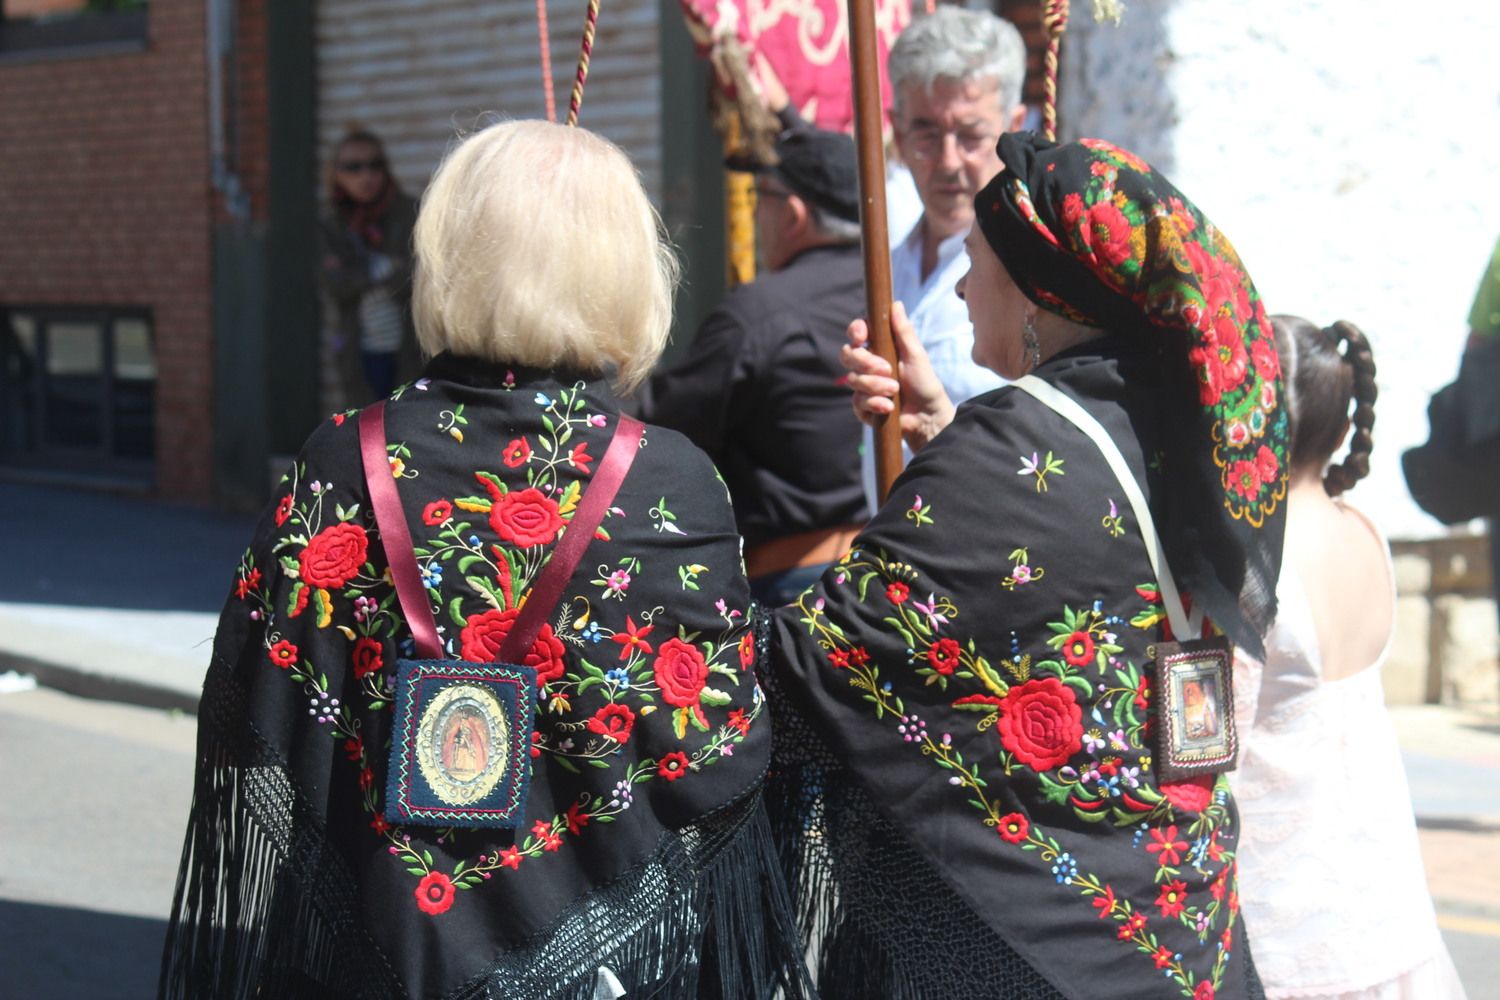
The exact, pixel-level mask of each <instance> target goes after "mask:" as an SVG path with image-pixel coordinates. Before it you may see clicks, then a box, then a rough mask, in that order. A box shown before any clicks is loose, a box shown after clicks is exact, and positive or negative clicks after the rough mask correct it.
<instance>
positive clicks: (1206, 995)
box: [1193, 979, 1214, 1000]
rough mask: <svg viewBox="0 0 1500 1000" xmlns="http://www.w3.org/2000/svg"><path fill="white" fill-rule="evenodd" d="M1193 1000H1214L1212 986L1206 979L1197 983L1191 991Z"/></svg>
mask: <svg viewBox="0 0 1500 1000" xmlns="http://www.w3.org/2000/svg"><path fill="white" fill-rule="evenodd" d="M1193 1000H1214V984H1213V983H1212V982H1211V981H1210V980H1207V979H1205V980H1203V982H1201V983H1199V984H1198V988H1197V989H1195V990H1194V991H1193Z"/></svg>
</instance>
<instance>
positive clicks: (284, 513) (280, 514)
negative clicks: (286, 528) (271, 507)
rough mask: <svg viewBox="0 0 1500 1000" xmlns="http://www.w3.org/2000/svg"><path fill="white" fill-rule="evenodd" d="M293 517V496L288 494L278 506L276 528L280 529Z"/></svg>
mask: <svg viewBox="0 0 1500 1000" xmlns="http://www.w3.org/2000/svg"><path fill="white" fill-rule="evenodd" d="M291 516H292V495H291V494H290V493H288V494H287V495H286V496H284V497H282V498H281V502H280V503H278V504H277V505H276V527H278V528H279V527H281V526H282V525H283V524H286V519H287V518H289V517H291Z"/></svg>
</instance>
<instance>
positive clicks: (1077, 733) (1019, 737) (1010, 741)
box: [997, 677, 1083, 771]
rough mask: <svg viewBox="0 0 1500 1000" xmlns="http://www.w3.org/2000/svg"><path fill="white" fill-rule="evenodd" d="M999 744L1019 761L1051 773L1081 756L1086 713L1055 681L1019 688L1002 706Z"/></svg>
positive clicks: (1043, 679)
mask: <svg viewBox="0 0 1500 1000" xmlns="http://www.w3.org/2000/svg"><path fill="white" fill-rule="evenodd" d="M997 728H998V729H999V730H1000V743H1001V745H1002V746H1004V747H1005V749H1007V750H1009V751H1010V752H1011V753H1013V754H1015V755H1016V759H1017V760H1019V761H1020V762H1021V763H1023V764H1025V765H1026V766H1028V767H1031V768H1034V769H1035V770H1038V771H1050V770H1051V769H1052V768H1054V767H1058V766H1060V765H1062V764H1064V763H1066V762H1067V760H1068V758H1069V757H1071V756H1073V754H1075V753H1077V752H1078V748H1079V744H1080V743H1081V741H1082V740H1083V711H1082V709H1080V708H1079V707H1078V702H1077V700H1076V699H1075V698H1074V696H1073V691H1072V689H1071V688H1069V687H1068V686H1067V685H1066V684H1064V683H1062V682H1061V681H1059V680H1058V679H1057V678H1055V677H1043V678H1041V679H1039V680H1031V681H1027V682H1026V683H1024V684H1017V685H1016V686H1015V687H1013V688H1011V689H1010V693H1009V694H1007V695H1006V696H1005V700H1004V701H1002V702H1001V703H1000V724H999V726H998V727H997Z"/></svg>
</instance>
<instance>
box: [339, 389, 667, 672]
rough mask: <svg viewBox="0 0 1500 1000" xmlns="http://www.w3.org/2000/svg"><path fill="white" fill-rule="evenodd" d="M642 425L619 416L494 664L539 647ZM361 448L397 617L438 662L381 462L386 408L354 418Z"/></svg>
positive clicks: (426, 606)
mask: <svg viewBox="0 0 1500 1000" xmlns="http://www.w3.org/2000/svg"><path fill="white" fill-rule="evenodd" d="M645 429H646V428H645V426H644V425H643V424H642V423H641V422H640V421H639V420H636V419H635V418H634V417H629V416H625V415H624V414H621V415H620V419H619V422H618V423H617V424H616V425H615V434H614V437H613V438H611V440H610V442H609V448H608V449H607V450H606V451H605V453H604V458H603V459H602V460H601V461H600V463H599V469H598V471H597V472H595V473H594V476H593V478H592V479H591V480H590V481H589V486H588V489H586V490H584V491H583V497H582V499H581V500H580V501H579V503H578V508H577V509H576V510H575V511H574V512H573V519H572V520H571V521H569V522H568V526H567V530H565V531H564V532H563V535H562V540H561V541H559V542H558V543H557V547H556V548H555V549H554V550H553V551H552V556H551V558H550V559H548V561H547V565H546V568H544V569H543V570H542V575H541V578H540V579H539V580H537V582H536V584H535V585H534V586H533V587H532V588H531V590H530V591H529V592H528V593H527V594H526V597H525V601H524V603H523V604H522V605H521V613H520V615H519V616H518V617H517V619H516V621H515V624H514V625H512V626H511V630H510V632H509V634H507V635H506V637H505V641H504V642H503V643H502V644H501V646H500V652H499V655H498V656H497V657H496V659H497V660H498V661H500V662H502V663H520V662H521V661H522V660H523V659H524V658H525V655H526V653H528V652H529V651H530V650H531V644H532V643H533V642H535V641H536V637H537V633H539V632H540V631H541V628H542V625H543V623H544V622H545V621H546V620H547V616H548V615H550V614H551V613H552V609H553V608H555V607H556V606H557V602H558V601H559V600H560V599H561V598H562V591H563V588H564V587H565V586H567V583H568V581H569V580H570V579H572V577H573V571H574V570H575V569H577V568H578V563H579V560H581V559H582V558H583V553H584V550H585V549H587V548H588V545H589V542H591V541H592V540H593V538H594V532H595V530H597V529H598V527H599V523H600V522H601V521H603V520H604V513H605V511H607V510H608V509H609V505H610V504H612V503H613V502H614V499H615V494H616V493H618V492H619V489H620V484H621V483H622V482H624V481H625V474H626V472H628V471H629V470H630V465H631V463H632V462H634V461H635V453H636V450H637V449H638V447H639V446H640V440H641V435H642V434H643V433H644V432H645ZM359 447H360V454H361V456H362V457H363V459H364V467H365V483H366V484H367V485H368V487H369V490H370V507H371V509H372V510H373V511H374V513H375V525H376V527H377V528H378V529H379V530H380V542H381V545H382V546H383V547H384V548H385V560H386V563H387V564H388V565H389V566H390V567H391V579H392V581H394V583H395V585H396V598H397V600H399V601H400V603H401V613H402V614H403V615H404V616H405V617H406V624H407V626H408V627H410V628H411V634H412V639H413V640H414V641H415V643H416V647H417V654H418V656H419V657H420V658H421V659H425V660H440V659H443V647H442V644H441V643H440V642H439V641H438V633H437V622H436V621H435V620H434V619H433V617H432V605H431V604H430V603H429V602H428V600H427V592H426V588H425V587H423V586H422V573H421V570H419V569H418V568H417V559H416V556H415V555H414V554H413V552H412V543H411V531H410V529H409V528H408V527H407V524H406V512H405V511H404V510H402V508H401V498H400V496H399V495H398V494H397V492H396V479H395V477H394V476H392V475H391V474H390V462H389V460H388V459H387V458H386V440H385V403H384V402H383V401H382V402H379V403H376V404H374V405H373V406H369V407H366V408H365V409H364V411H363V412H361V413H360V415H359Z"/></svg>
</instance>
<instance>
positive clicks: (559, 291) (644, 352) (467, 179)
mask: <svg viewBox="0 0 1500 1000" xmlns="http://www.w3.org/2000/svg"><path fill="white" fill-rule="evenodd" d="M413 242H414V245H415V260H416V274H415V278H414V279H413V288H412V312H413V314H414V318H415V320H416V326H417V338H418V340H420V341H421V344H422V348H423V350H425V351H426V352H427V353H428V354H437V353H438V352H440V351H443V350H452V351H453V352H455V353H457V354H463V355H467V356H471V357H478V358H482V359H484V360H488V361H513V362H516V363H517V364H523V365H529V366H534V367H539V368H558V367H570V368H581V369H585V370H589V371H607V370H612V381H613V383H614V385H615V388H616V389H617V390H618V391H620V392H622V393H628V392H629V391H631V390H632V389H634V388H635V387H636V386H637V385H639V384H640V382H641V380H642V379H644V378H645V377H646V375H647V374H648V373H649V372H650V371H651V368H652V366H653V365H655V364H656V361H657V358H659V357H660V356H661V352H662V349H663V348H664V347H665V346H666V342H667V335H668V333H669V331H670V329H671V325H672V296H673V293H674V292H675V291H676V288H677V280H678V274H679V265H678V262H677V257H676V255H675V254H674V253H673V251H672V247H671V244H670V243H669V242H668V240H667V237H666V231H665V229H664V227H663V226H662V223H661V218H660V217H659V216H658V215H657V214H656V210H655V209H654V208H652V206H651V203H650V201H649V200H647V198H646V192H645V191H644V190H643V189H642V188H641V182H640V179H639V177H638V176H637V175H636V171H635V168H634V167H633V166H632V165H631V163H630V160H629V159H628V158H626V156H625V154H624V153H622V152H621V151H620V149H619V148H618V147H616V146H615V145H614V144H613V143H611V142H609V141H608V140H606V139H602V138H600V137H599V136H597V135H594V134H593V133H591V132H587V131H585V130H583V129H581V128H570V127H567V126H564V125H554V124H551V123H548V122H544V121H508V122H501V123H499V124H496V125H492V126H490V127H488V128H485V129H483V130H481V131H479V132H476V133H474V134H472V135H470V136H468V137H467V138H465V139H464V140H463V141H462V142H460V143H459V144H458V145H457V146H455V147H454V148H453V149H452V150H451V151H450V152H449V153H448V155H447V157H446V158H445V159H444V160H443V163H442V165H441V166H440V167H438V170H437V173H436V174H435V175H434V176H433V178H432V183H431V185H429V186H428V188H427V193H426V195H425V196H424V197H423V199H422V208H421V211H420V212H419V213H418V215H417V224H416V230H415V234H414V237H413Z"/></svg>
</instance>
